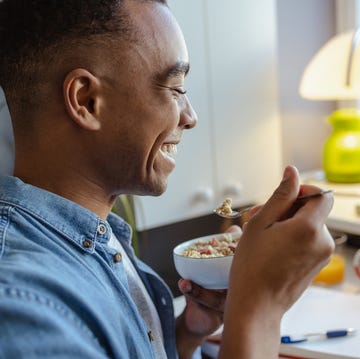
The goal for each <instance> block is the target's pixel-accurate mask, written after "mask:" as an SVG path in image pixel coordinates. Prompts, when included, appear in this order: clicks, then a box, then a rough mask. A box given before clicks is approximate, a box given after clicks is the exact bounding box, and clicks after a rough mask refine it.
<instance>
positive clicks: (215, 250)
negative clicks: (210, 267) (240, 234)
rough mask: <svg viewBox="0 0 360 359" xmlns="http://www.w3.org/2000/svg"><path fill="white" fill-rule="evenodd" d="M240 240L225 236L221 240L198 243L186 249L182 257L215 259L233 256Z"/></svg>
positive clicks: (215, 239)
mask: <svg viewBox="0 0 360 359" xmlns="http://www.w3.org/2000/svg"><path fill="white" fill-rule="evenodd" d="M238 241H239V239H238V238H236V239H234V238H233V237H232V235H231V234H230V233H229V234H223V236H222V237H221V238H219V239H218V238H216V237H213V238H211V239H210V240H208V241H198V242H195V243H193V244H192V245H191V246H189V247H188V248H186V249H185V250H184V251H183V253H181V255H182V256H185V257H191V258H213V257H225V256H230V255H233V254H234V252H235V248H236V245H237V243H238Z"/></svg>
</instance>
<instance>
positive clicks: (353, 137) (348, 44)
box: [300, 29, 360, 183]
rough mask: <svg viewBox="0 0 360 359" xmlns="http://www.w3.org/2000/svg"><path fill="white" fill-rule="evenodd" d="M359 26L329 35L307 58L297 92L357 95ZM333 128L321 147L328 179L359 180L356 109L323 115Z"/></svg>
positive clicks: (358, 114) (359, 138) (324, 95)
mask: <svg viewBox="0 0 360 359" xmlns="http://www.w3.org/2000/svg"><path fill="white" fill-rule="evenodd" d="M359 42H360V29H356V30H354V31H349V32H347V33H342V34H339V35H337V36H335V37H333V38H332V39H330V40H329V41H328V42H327V43H326V44H325V45H324V46H323V47H322V48H321V49H320V50H319V51H318V52H317V53H316V54H315V56H314V57H313V58H312V59H311V61H310V63H309V64H308V66H307V67H306V69H305V71H304V73H303V76H302V79H301V83H300V95H301V96H302V97H303V98H306V99H311V100H336V101H337V100H357V99H360V49H359V46H358V45H359ZM327 120H328V122H329V123H331V125H332V126H333V132H332V134H331V135H330V137H329V138H328V139H327V140H326V142H325V146H324V151H323V170H324V174H325V177H326V179H327V180H328V181H329V182H337V183H358V182H360V110H359V109H358V108H343V109H339V110H337V111H335V112H333V113H332V114H331V115H330V117H329V118H328V119H327Z"/></svg>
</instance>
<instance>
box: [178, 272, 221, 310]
mask: <svg viewBox="0 0 360 359" xmlns="http://www.w3.org/2000/svg"><path fill="white" fill-rule="evenodd" d="M178 287H179V289H180V291H181V292H182V293H183V294H184V295H185V296H186V297H187V298H189V299H191V300H193V301H194V302H197V303H198V304H201V305H203V306H204V307H207V308H209V309H212V310H215V311H219V312H223V311H224V308H225V300H226V293H227V291H226V290H209V289H205V288H203V287H200V286H199V285H197V284H195V283H194V282H191V281H189V280H186V279H180V280H179V282H178Z"/></svg>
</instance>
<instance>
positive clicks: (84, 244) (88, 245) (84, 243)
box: [83, 239, 91, 248]
mask: <svg viewBox="0 0 360 359" xmlns="http://www.w3.org/2000/svg"><path fill="white" fill-rule="evenodd" d="M83 246H84V247H85V248H90V247H91V242H90V241H89V240H88V239H85V241H84V242H83Z"/></svg>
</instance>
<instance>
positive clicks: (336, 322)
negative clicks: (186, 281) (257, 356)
mask: <svg viewBox="0 0 360 359" xmlns="http://www.w3.org/2000/svg"><path fill="white" fill-rule="evenodd" d="M174 304H175V309H176V312H177V314H179V313H180V312H181V310H182V309H183V307H184V306H185V300H184V298H176V299H175V303H174ZM340 328H355V329H357V330H358V333H357V335H355V336H349V337H344V338H336V339H329V340H325V341H321V342H307V343H299V344H281V345H280V354H279V358H295V359H302V358H305V359H360V295H358V294H352V293H344V292H340V291H338V290H332V289H327V288H321V287H316V286H311V287H309V288H308V289H307V290H306V291H305V292H304V294H303V295H302V297H301V298H300V299H299V300H298V301H297V302H296V303H295V304H294V305H293V306H292V307H291V308H290V309H289V310H288V311H287V313H285V315H284V318H283V320H282V322H281V334H282V335H296V334H297V335H302V334H304V333H310V332H318V331H326V330H332V329H340ZM218 349H219V347H218V345H216V344H215V343H206V344H205V345H204V348H203V350H204V352H205V353H207V354H208V355H209V354H211V355H209V356H210V357H213V358H216V356H217V353H218ZM264 359H265V358H264Z"/></svg>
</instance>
